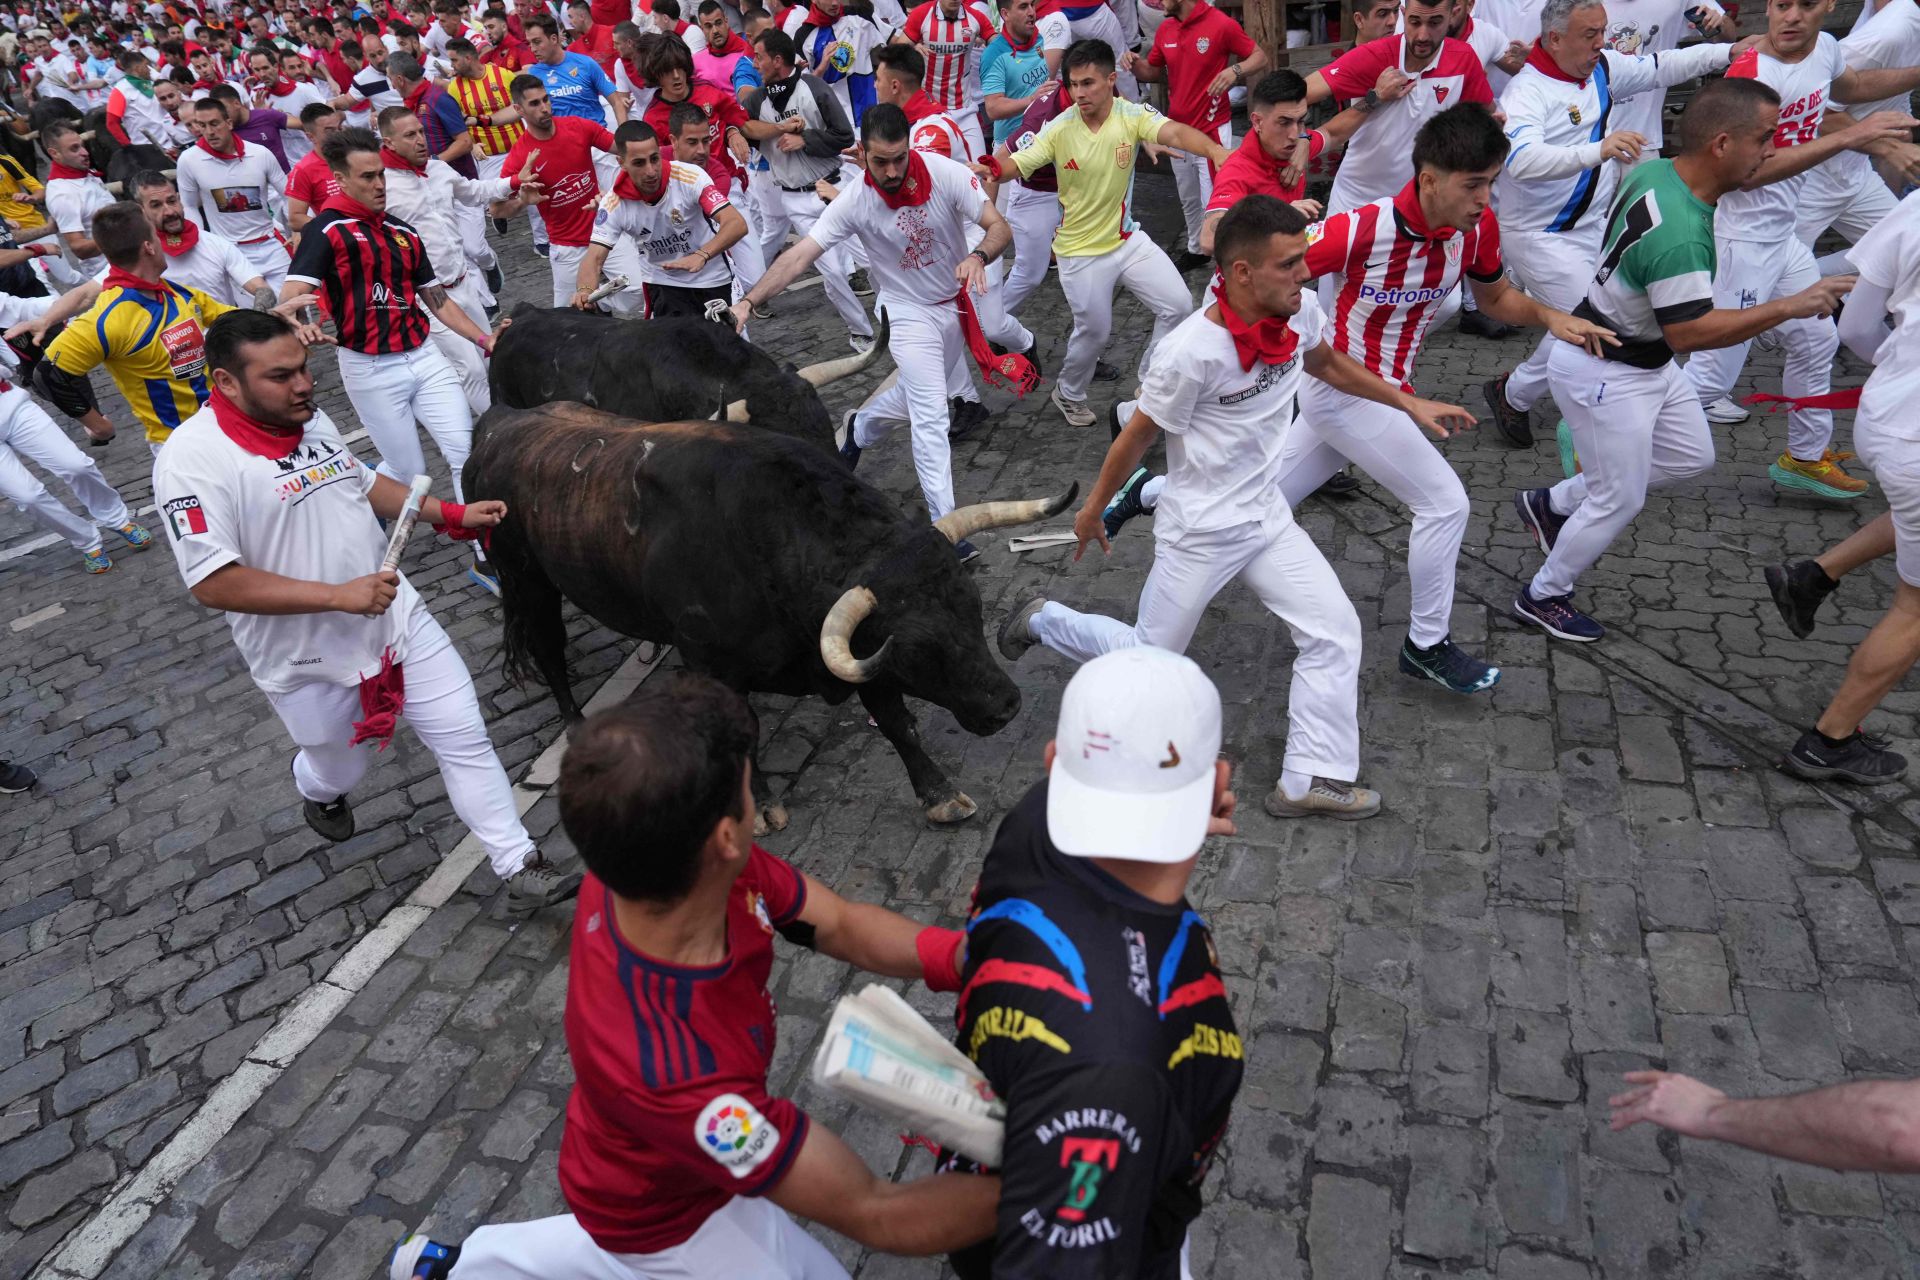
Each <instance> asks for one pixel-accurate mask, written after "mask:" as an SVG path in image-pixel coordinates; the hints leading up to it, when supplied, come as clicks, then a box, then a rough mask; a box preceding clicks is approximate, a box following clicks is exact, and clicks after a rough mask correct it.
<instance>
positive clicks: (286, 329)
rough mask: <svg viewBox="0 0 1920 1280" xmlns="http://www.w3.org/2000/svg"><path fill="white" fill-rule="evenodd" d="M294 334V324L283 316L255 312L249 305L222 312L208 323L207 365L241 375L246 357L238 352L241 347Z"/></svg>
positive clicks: (245, 366)
mask: <svg viewBox="0 0 1920 1280" xmlns="http://www.w3.org/2000/svg"><path fill="white" fill-rule="evenodd" d="M294 333H295V329H294V327H293V324H292V323H291V322H290V321H289V320H287V318H286V317H285V316H277V315H275V314H274V313H273V312H271V311H255V310H253V309H252V308H251V307H246V308H238V309H235V310H232V311H223V312H221V313H220V317H219V319H217V320H215V321H214V322H213V323H212V324H210V325H208V326H207V368H209V369H222V370H225V371H226V372H228V373H230V374H232V375H233V376H234V377H236V378H237V377H240V376H241V375H242V374H243V373H245V372H246V368H247V362H246V360H245V359H243V358H242V357H241V355H240V350H241V348H242V347H252V346H257V345H259V344H260V343H262V342H272V341H273V340H274V339H275V338H285V337H290V336H293V335H294Z"/></svg>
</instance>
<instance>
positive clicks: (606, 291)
mask: <svg viewBox="0 0 1920 1280" xmlns="http://www.w3.org/2000/svg"><path fill="white" fill-rule="evenodd" d="M626 287H627V278H626V277H625V276H615V277H614V278H613V279H611V280H609V281H607V282H606V283H605V284H603V285H601V286H600V287H599V288H598V289H595V290H594V291H593V292H592V293H590V294H588V295H587V301H588V302H598V301H600V299H602V298H611V297H612V296H613V295H614V294H616V293H618V292H620V291H621V290H622V289H624V288H626Z"/></svg>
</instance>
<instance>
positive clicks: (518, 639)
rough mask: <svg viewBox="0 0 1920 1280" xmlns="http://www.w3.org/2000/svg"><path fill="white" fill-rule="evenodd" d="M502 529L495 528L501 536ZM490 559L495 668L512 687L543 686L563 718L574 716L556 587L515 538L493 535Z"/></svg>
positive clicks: (565, 640) (563, 625)
mask: <svg viewBox="0 0 1920 1280" xmlns="http://www.w3.org/2000/svg"><path fill="white" fill-rule="evenodd" d="M505 531H506V526H505V525H502V526H501V532H503V533H504V532H505ZM493 558H494V561H495V565H496V567H497V568H498V570H499V573H500V615H501V644H500V652H501V670H502V672H503V674H505V676H506V677H507V679H508V680H510V681H511V682H512V683H513V684H514V685H515V686H516V687H521V688H524V687H525V686H526V684H527V682H528V681H529V680H532V681H536V682H538V683H540V684H544V685H546V686H547V687H548V688H549V689H550V690H552V691H553V697H554V701H555V702H556V703H558V704H559V707H560V712H561V714H562V715H564V716H566V717H567V718H568V719H575V718H577V717H578V716H579V714H580V709H579V707H578V706H577V705H576V704H575V702H574V699H573V686H572V683H571V682H570V681H569V680H568V678H567V625H566V620H565V619H564V618H563V617H562V616H561V612H560V603H561V596H560V589H559V588H558V587H556V586H554V585H553V580H552V579H550V578H548V577H547V574H546V571H545V570H544V569H542V568H541V567H540V566H539V564H538V563H536V562H535V561H534V558H533V556H532V554H531V553H530V551H529V549H528V548H527V547H526V545H525V544H524V543H522V542H521V541H520V540H519V539H518V538H515V537H513V536H511V535H508V536H506V537H504V538H502V537H499V536H496V537H495V538H494V541H493Z"/></svg>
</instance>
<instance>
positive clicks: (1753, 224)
mask: <svg viewBox="0 0 1920 1280" xmlns="http://www.w3.org/2000/svg"><path fill="white" fill-rule="evenodd" d="M1846 70H1847V58H1846V54H1845V53H1844V52H1843V51H1842V50H1841V48H1840V42H1839V41H1838V40H1835V39H1834V38H1833V37H1832V36H1830V35H1828V34H1827V33H1826V32H1824V31H1822V32H1821V33H1820V36H1819V38H1818V40H1816V41H1815V43H1814V46H1813V49H1812V50H1811V51H1810V52H1809V53H1808V54H1807V56H1806V57H1804V58H1802V59H1800V61H1798V62H1782V61H1780V59H1778V58H1775V57H1773V56H1771V55H1770V54H1764V53H1761V52H1760V50H1759V48H1758V47H1755V48H1751V49H1748V50H1747V51H1746V52H1745V53H1743V54H1741V55H1740V56H1739V57H1738V58H1735V59H1734V60H1733V62H1732V64H1731V65H1729V66H1728V67H1727V76H1728V78H1729V79H1747V80H1758V81H1760V83H1762V84H1764V85H1767V86H1768V87H1769V88H1771V89H1772V90H1773V91H1774V92H1775V93H1778V94H1779V95H1780V123H1779V124H1778V125H1776V126H1775V127H1774V130H1773V145H1774V149H1775V150H1781V149H1783V148H1786V147H1797V146H1800V145H1802V144H1804V143H1808V142H1812V141H1813V140H1814V139H1815V138H1817V137H1819V136H1820V120H1821V118H1822V117H1823V116H1825V115H1826V111H1827V99H1828V97H1829V95H1831V94H1832V92H1833V80H1834V77H1835V76H1839V75H1844V74H1845V73H1846ZM1806 180H1807V175H1806V174H1804V173H1797V174H1795V175H1794V176H1793V177H1791V178H1788V179H1786V180H1785V181H1782V182H1770V183H1768V184H1767V185H1766V186H1764V187H1755V188H1754V189H1753V190H1752V191H1729V192H1727V194H1726V195H1724V196H1721V197H1720V204H1719V209H1718V215H1717V216H1716V218H1715V219H1714V225H1715V229H1716V230H1717V231H1718V233H1719V235H1720V236H1721V238H1722V239H1726V240H1747V241H1753V242H1758V243H1762V244H1775V243H1779V242H1782V241H1786V240H1791V239H1792V238H1793V227H1794V221H1795V214H1796V212H1797V211H1798V209H1799V205H1800V190H1801V187H1802V186H1804V185H1805V183H1806Z"/></svg>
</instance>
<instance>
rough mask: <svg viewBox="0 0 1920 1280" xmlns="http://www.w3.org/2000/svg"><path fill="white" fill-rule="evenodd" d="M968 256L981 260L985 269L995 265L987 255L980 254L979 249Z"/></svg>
mask: <svg viewBox="0 0 1920 1280" xmlns="http://www.w3.org/2000/svg"><path fill="white" fill-rule="evenodd" d="M967 256H968V257H969V258H978V259H980V265H981V266H983V267H990V266H992V265H993V261H992V260H991V259H990V258H988V257H987V255H986V254H984V253H982V252H980V251H979V250H978V249H974V250H972V251H971V252H969V253H968V254H967Z"/></svg>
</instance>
